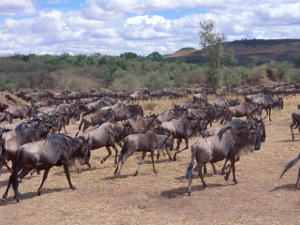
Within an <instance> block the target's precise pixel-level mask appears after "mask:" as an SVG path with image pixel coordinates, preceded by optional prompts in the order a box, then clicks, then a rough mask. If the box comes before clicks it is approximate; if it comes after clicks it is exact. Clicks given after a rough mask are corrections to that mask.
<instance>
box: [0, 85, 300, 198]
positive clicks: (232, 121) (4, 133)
mask: <svg viewBox="0 0 300 225" xmlns="http://www.w3.org/2000/svg"><path fill="white" fill-rule="evenodd" d="M14 95H15V96H18V97H19V98H21V99H23V100H24V101H26V102H30V104H28V105H25V106H16V105H14V104H11V105H10V104H7V103H1V104H0V113H1V117H0V119H1V123H2V125H1V128H0V174H1V170H3V168H2V167H6V169H7V170H8V171H9V172H10V176H9V179H8V181H7V188H6V191H5V193H4V194H3V199H6V198H7V196H8V192H9V190H10V187H11V186H12V188H13V191H14V198H15V199H16V200H17V201H19V199H20V194H19V191H18V186H19V184H20V183H21V182H22V180H23V178H24V177H25V176H30V174H32V173H38V174H40V172H41V171H43V175H42V176H43V177H42V182H41V184H40V186H39V188H38V191H37V194H38V195H40V194H41V192H42V187H43V185H44V182H45V181H46V179H47V177H48V173H49V171H50V169H51V168H52V167H53V166H63V168H64V172H65V175H66V178H67V181H68V184H69V187H70V188H71V189H75V186H74V185H73V184H72V181H71V176H70V171H69V166H70V165H71V164H72V163H73V162H74V160H78V161H79V162H80V163H81V165H82V166H87V167H88V168H91V165H90V158H91V156H92V154H91V153H92V152H93V151H94V150H97V149H100V148H102V147H105V149H106V150H107V155H106V156H105V157H104V158H103V159H102V160H101V163H104V162H105V161H106V160H107V159H108V158H109V157H111V156H112V155H114V164H115V165H114V166H115V168H114V169H113V170H114V176H116V177H118V176H120V174H121V170H122V167H123V165H124V164H125V163H126V160H127V159H128V157H130V156H131V155H133V154H136V153H137V152H141V153H142V156H141V159H140V161H139V162H138V166H137V170H136V172H135V175H138V173H139V169H140V166H141V165H142V164H143V161H144V159H145V157H146V154H147V153H150V157H151V162H152V166H153V172H154V173H157V170H156V167H155V162H156V160H158V159H159V157H160V156H161V155H162V154H163V155H165V153H166V154H167V156H168V159H169V160H170V161H172V160H174V161H175V160H176V159H177V157H178V155H179V154H180V153H181V152H183V151H185V150H187V149H189V148H190V149H191V161H190V162H187V170H186V178H187V179H188V187H187V193H188V194H189V195H190V194H191V184H192V178H193V173H194V172H197V173H198V175H199V177H200V179H201V181H202V184H203V187H206V186H207V184H206V182H205V180H204V179H205V176H206V174H207V164H210V165H211V166H212V168H213V172H214V174H222V175H224V178H225V180H228V179H229V176H230V175H232V179H233V182H234V183H237V178H236V162H237V161H238V160H239V159H240V155H241V153H242V152H243V151H247V152H253V151H254V150H256V151H258V150H260V149H261V146H262V143H263V142H265V140H266V139H267V136H268V135H267V134H266V130H265V124H264V120H265V119H266V118H267V119H268V120H269V121H271V111H272V109H273V108H278V109H283V107H284V99H283V97H282V95H274V94H272V93H262V92H260V93H258V94H257V93H255V94H251V95H245V96H244V97H243V98H235V99H231V98H225V97H224V96H221V95H217V96H216V98H215V99H214V100H213V101H209V100H208V98H207V94H204V93H203V92H202V93H199V92H197V91H195V90H184V91H183V90H180V91H169V92H168V91H164V92H161V93H158V92H155V93H151V92H150V91H148V90H141V91H137V92H134V93H133V94H124V93H111V92H109V93H106V92H101V93H98V92H96V91H91V92H89V93H82V92H61V93H53V92H50V91H28V90H27V91H19V92H17V93H14ZM188 95H191V96H192V99H191V100H186V102H184V103H183V104H180V105H174V106H173V107H172V108H170V109H169V110H166V111H164V112H161V113H159V114H155V113H154V112H149V113H147V115H146V112H144V109H143V107H142V106H141V105H140V104H139V101H137V100H143V99H148V98H147V97H145V96H151V98H162V97H169V98H179V97H185V96H188ZM5 98H7V100H8V102H14V101H15V100H14V99H13V98H12V97H11V95H9V94H7V95H5ZM9 124H13V125H10V126H7V125H9ZM70 124H73V125H74V124H75V125H76V126H77V127H78V130H77V131H76V133H75V134H69V133H68V132H67V130H66V127H67V126H68V125H70ZM212 126H213V127H212ZM7 127H9V128H7ZM297 128H298V129H299V131H300V112H299V110H297V111H295V112H294V113H293V114H292V124H291V126H290V129H291V135H292V139H293V140H294V133H293V129H297ZM191 137H196V138H197V141H196V142H195V143H194V144H192V145H191V146H189V139H190V138H191ZM182 141H184V142H185V143H184V144H185V145H184V147H182V146H181V143H182ZM175 142H176V143H175ZM175 144H176V147H174V145H175ZM112 149H113V151H114V152H112ZM299 159H300V157H299V156H297V157H296V158H295V159H294V160H292V161H290V162H289V163H288V164H287V166H286V167H285V168H284V171H283V173H282V175H283V174H284V173H285V172H286V171H287V170H288V169H290V168H291V167H292V166H294V165H295V164H296V162H297V161H298V160H299ZM221 161H224V163H223V168H222V170H221V171H220V172H218V171H217V170H216V168H215V165H214V164H215V163H217V162H221ZM112 172H113V171H112ZM183 173H184V171H183ZM282 175H281V176H282ZM297 186H298V187H299V186H300V169H299V178H298V180H297Z"/></svg>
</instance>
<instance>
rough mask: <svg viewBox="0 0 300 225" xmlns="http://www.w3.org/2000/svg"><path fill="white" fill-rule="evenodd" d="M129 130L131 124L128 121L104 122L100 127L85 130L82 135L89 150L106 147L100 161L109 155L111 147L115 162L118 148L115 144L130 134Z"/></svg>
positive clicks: (102, 161) (103, 160)
mask: <svg viewBox="0 0 300 225" xmlns="http://www.w3.org/2000/svg"><path fill="white" fill-rule="evenodd" d="M130 132H131V126H130V125H129V124H128V122H116V123H111V122H106V123H103V124H102V125H101V126H100V127H98V128H95V129H93V130H91V131H89V132H86V133H85V134H83V135H82V137H84V138H85V139H86V140H87V142H88V147H89V150H95V149H98V148H101V147H106V150H107V152H108V154H107V156H105V157H104V158H103V159H102V160H101V163H104V162H105V161H106V160H107V159H108V158H109V157H110V156H111V154H112V152H111V149H110V147H112V148H113V149H114V150H115V163H117V156H118V149H117V147H116V144H118V143H119V142H120V141H121V140H122V139H123V138H124V137H125V136H127V135H128V134H130Z"/></svg>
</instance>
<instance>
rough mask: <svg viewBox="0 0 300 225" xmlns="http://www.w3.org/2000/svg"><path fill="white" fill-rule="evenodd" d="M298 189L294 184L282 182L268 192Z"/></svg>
mask: <svg viewBox="0 0 300 225" xmlns="http://www.w3.org/2000/svg"><path fill="white" fill-rule="evenodd" d="M281 190H284V191H300V189H298V188H297V187H296V184H283V185H280V186H277V187H274V188H273V189H272V190H270V192H275V191H281Z"/></svg>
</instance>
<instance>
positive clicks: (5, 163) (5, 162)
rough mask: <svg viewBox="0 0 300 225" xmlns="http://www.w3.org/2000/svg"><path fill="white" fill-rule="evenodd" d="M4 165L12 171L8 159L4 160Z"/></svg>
mask: <svg viewBox="0 0 300 225" xmlns="http://www.w3.org/2000/svg"><path fill="white" fill-rule="evenodd" d="M4 166H5V167H6V169H7V170H8V171H11V168H10V167H9V165H8V164H7V161H6V160H4Z"/></svg>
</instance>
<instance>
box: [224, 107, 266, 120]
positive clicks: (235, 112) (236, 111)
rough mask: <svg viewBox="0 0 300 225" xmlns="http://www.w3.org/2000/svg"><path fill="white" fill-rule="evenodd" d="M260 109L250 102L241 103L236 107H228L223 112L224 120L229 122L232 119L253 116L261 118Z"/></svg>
mask: <svg viewBox="0 0 300 225" xmlns="http://www.w3.org/2000/svg"><path fill="white" fill-rule="evenodd" d="M261 114H262V108H261V107H260V106H259V105H256V104H254V103H252V102H243V103H241V104H239V105H236V106H231V107H228V108H227V109H226V110H225V116H224V118H225V120H226V121H230V120H231V119H232V118H233V117H247V118H250V117H253V116H254V115H258V116H261Z"/></svg>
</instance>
